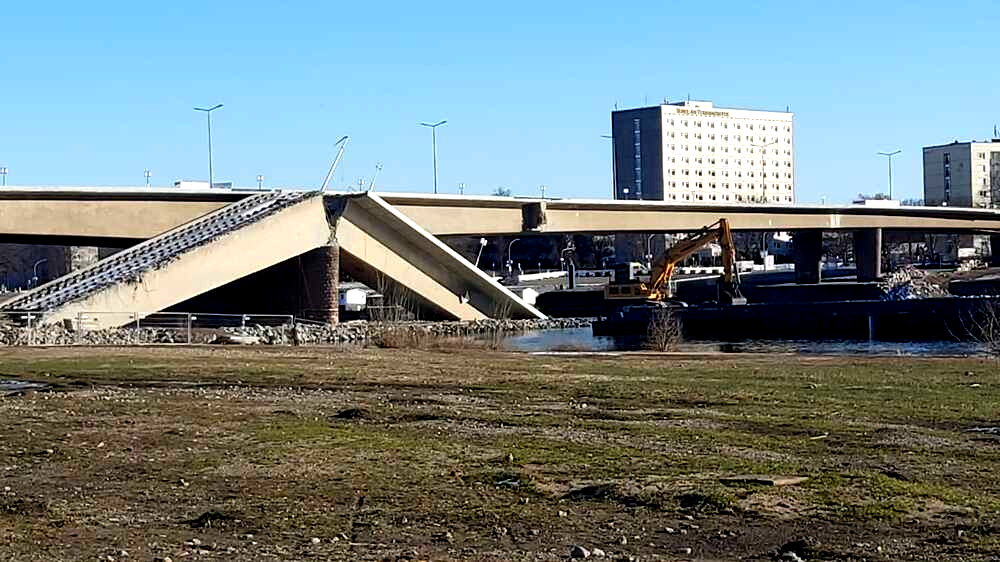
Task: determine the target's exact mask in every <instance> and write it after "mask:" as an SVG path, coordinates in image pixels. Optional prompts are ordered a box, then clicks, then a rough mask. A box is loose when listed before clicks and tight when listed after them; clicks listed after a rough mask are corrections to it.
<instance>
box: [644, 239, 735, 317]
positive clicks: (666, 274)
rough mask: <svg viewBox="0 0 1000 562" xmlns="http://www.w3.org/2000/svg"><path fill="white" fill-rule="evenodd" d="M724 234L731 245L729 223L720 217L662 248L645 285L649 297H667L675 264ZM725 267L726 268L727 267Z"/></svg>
mask: <svg viewBox="0 0 1000 562" xmlns="http://www.w3.org/2000/svg"><path fill="white" fill-rule="evenodd" d="M726 235H728V236H729V246H730V247H732V246H733V244H732V235H731V234H730V233H729V223H728V222H727V221H726V219H720V220H719V221H718V222H716V223H713V224H712V225H710V226H707V227H705V228H704V229H702V230H701V231H700V232H699V233H698V234H697V235H695V236H694V237H692V238H687V239H684V240H681V241H680V242H679V243H677V244H675V245H673V246H671V247H669V248H667V249H666V250H664V251H663V253H662V254H660V257H658V258H657V259H656V262H655V263H654V264H653V270H652V271H650V276H649V285H648V286H647V291H648V292H649V296H650V298H662V297H664V296H666V297H669V296H670V294H669V287H668V286H667V285H668V284H669V282H670V278H671V276H672V275H673V273H674V268H675V267H677V264H678V263H680V262H682V261H684V260H685V259H687V258H688V257H689V256H690V255H691V254H693V253H695V252H697V251H698V250H700V249H702V248H704V247H705V246H708V245H709V244H711V243H712V242H715V241H716V240H719V239H720V238H721V237H723V236H726ZM723 246H724V248H723V250H725V244H723ZM725 263H726V262H725V258H723V265H725ZM730 265H732V264H730ZM726 269H727V270H728V269H729V267H727V268H726Z"/></svg>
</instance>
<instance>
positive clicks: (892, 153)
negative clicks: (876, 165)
mask: <svg viewBox="0 0 1000 562" xmlns="http://www.w3.org/2000/svg"><path fill="white" fill-rule="evenodd" d="M900 152H902V150H894V151H892V152H879V155H880V156H885V157H886V158H888V159H889V200H890V201H891V200H892V157H893V156H895V155H897V154H899V153H900Z"/></svg>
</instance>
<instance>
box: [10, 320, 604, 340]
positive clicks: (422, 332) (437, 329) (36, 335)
mask: <svg viewBox="0 0 1000 562" xmlns="http://www.w3.org/2000/svg"><path fill="white" fill-rule="evenodd" d="M589 325H590V320H589V319H586V318H550V319H545V320H476V321H470V322H398V323H382V322H366V321H352V322H342V323H340V324H336V325H332V326H331V325H325V324H301V323H300V324H296V325H294V326H287V325H286V326H260V325H253V326H245V327H234V328H221V329H214V330H198V329H196V330H193V331H192V333H191V339H190V341H188V332H187V330H186V329H169V328H139V329H135V328H116V329H109V330H88V331H74V330H72V329H70V328H69V327H67V326H65V325H64V324H46V325H42V326H34V327H32V328H30V329H29V328H27V327H25V326H18V325H14V324H7V325H0V346H15V345H101V346H122V345H149V344H179V343H197V344H203V343H224V344H243V345H249V344H260V345H329V344H359V345H380V344H382V343H383V342H382V339H383V338H385V337H386V336H387V335H390V334H391V335H396V336H413V337H415V338H420V337H455V338H464V337H472V338H475V337H481V336H489V335H493V334H516V333H522V332H528V331H535V330H554V329H564V328H581V327H586V326H589Z"/></svg>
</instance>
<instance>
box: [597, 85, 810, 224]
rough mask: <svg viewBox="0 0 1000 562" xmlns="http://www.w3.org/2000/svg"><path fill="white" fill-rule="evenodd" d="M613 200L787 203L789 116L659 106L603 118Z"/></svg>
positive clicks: (791, 196) (701, 104) (694, 104)
mask: <svg viewBox="0 0 1000 562" xmlns="http://www.w3.org/2000/svg"><path fill="white" fill-rule="evenodd" d="M611 132H612V137H613V139H614V165H615V171H614V176H615V178H614V181H615V185H614V190H615V199H648V200H656V201H668V202H671V203H699V204H709V205H710V204H717V205H726V204H729V205H734V204H748V203H767V204H772V205H773V204H788V205H790V204H792V203H794V202H795V158H794V148H793V146H794V142H793V139H794V136H793V130H792V114H791V113H790V112H786V111H757V110H750V109H729V108H722V107H714V106H713V105H712V102H707V101H683V102H676V103H664V104H663V105H659V106H655V107H643V108H638V109H627V110H622V111H614V112H612V113H611Z"/></svg>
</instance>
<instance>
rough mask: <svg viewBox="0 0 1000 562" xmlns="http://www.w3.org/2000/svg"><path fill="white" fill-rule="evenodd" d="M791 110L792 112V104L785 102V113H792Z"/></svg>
mask: <svg viewBox="0 0 1000 562" xmlns="http://www.w3.org/2000/svg"><path fill="white" fill-rule="evenodd" d="M791 112H792V106H790V105H788V104H787V103H786V104H785V113H791Z"/></svg>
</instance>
